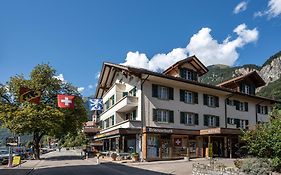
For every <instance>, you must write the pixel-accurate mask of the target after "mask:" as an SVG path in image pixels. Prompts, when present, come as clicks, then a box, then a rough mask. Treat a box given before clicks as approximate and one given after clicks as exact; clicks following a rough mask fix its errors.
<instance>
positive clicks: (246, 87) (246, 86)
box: [240, 83, 256, 95]
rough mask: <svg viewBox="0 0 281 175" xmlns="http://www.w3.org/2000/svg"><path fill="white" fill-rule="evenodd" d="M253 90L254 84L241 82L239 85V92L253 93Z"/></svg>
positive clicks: (254, 88)
mask: <svg viewBox="0 0 281 175" xmlns="http://www.w3.org/2000/svg"><path fill="white" fill-rule="evenodd" d="M255 90H256V87H255V85H254V84H244V83H241V85H240V92H242V93H245V94H251V95H255Z"/></svg>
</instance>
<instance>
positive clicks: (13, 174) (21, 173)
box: [0, 168, 31, 175]
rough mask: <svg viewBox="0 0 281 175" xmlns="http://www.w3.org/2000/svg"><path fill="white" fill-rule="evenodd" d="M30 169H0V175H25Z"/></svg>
mask: <svg viewBox="0 0 281 175" xmlns="http://www.w3.org/2000/svg"><path fill="white" fill-rule="evenodd" d="M30 171H31V169H21V168H14V169H0V175H26V174H27V173H28V172H30Z"/></svg>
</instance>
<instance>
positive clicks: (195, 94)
mask: <svg viewBox="0 0 281 175" xmlns="http://www.w3.org/2000/svg"><path fill="white" fill-rule="evenodd" d="M193 99H194V103H195V104H198V93H196V92H193Z"/></svg>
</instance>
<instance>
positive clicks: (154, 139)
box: [147, 134, 159, 159]
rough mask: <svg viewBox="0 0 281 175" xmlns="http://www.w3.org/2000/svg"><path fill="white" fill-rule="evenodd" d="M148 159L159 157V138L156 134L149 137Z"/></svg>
mask: <svg viewBox="0 0 281 175" xmlns="http://www.w3.org/2000/svg"><path fill="white" fill-rule="evenodd" d="M147 157H148V158H150V159H151V158H152V159H153V158H158V157H159V138H158V135H156V134H151V135H148V137H147Z"/></svg>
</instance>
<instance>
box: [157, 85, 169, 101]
mask: <svg viewBox="0 0 281 175" xmlns="http://www.w3.org/2000/svg"><path fill="white" fill-rule="evenodd" d="M168 95H169V91H168V88H167V87H163V86H159V87H158V98H160V99H164V100H167V99H168Z"/></svg>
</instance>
